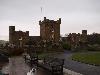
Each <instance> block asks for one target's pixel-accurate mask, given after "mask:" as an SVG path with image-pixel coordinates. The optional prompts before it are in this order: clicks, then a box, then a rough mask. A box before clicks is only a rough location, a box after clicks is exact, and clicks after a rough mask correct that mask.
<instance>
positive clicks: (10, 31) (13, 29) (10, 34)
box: [9, 26, 15, 44]
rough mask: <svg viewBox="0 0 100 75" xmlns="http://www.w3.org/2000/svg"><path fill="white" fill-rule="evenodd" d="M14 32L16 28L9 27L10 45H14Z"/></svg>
mask: <svg viewBox="0 0 100 75" xmlns="http://www.w3.org/2000/svg"><path fill="white" fill-rule="evenodd" d="M14 32H15V26H9V43H10V44H13V43H14Z"/></svg>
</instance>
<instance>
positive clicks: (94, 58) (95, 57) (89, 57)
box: [72, 52, 100, 66]
mask: <svg viewBox="0 0 100 75" xmlns="http://www.w3.org/2000/svg"><path fill="white" fill-rule="evenodd" d="M72 59H73V60H76V61H80V62H83V63H88V64H92V65H99V66H100V52H95V53H94V52H93V53H75V54H73V55H72Z"/></svg>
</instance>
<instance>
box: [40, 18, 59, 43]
mask: <svg viewBox="0 0 100 75" xmlns="http://www.w3.org/2000/svg"><path fill="white" fill-rule="evenodd" d="M60 24H61V18H59V20H57V21H54V20H49V19H46V17H44V20H43V21H41V20H40V21H39V25H40V37H41V39H42V40H43V41H45V42H50V41H51V42H53V43H57V42H59V40H60Z"/></svg>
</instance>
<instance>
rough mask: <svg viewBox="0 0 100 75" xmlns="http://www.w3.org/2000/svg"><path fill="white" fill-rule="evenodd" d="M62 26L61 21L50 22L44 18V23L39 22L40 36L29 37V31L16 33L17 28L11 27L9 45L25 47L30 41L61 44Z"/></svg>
mask: <svg viewBox="0 0 100 75" xmlns="http://www.w3.org/2000/svg"><path fill="white" fill-rule="evenodd" d="M60 24H61V18H59V20H57V21H54V20H49V19H46V17H44V20H43V21H39V25H40V36H29V31H26V32H23V31H15V26H9V43H10V44H14V45H16V46H24V45H25V44H27V43H28V42H29V41H31V42H35V43H39V42H40V41H43V42H45V43H46V42H52V43H59V40H60Z"/></svg>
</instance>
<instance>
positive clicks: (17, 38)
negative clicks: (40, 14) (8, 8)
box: [9, 26, 29, 46]
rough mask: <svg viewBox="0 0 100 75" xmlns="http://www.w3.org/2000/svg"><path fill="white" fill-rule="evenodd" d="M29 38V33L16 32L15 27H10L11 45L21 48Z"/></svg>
mask: <svg viewBox="0 0 100 75" xmlns="http://www.w3.org/2000/svg"><path fill="white" fill-rule="evenodd" d="M28 38H29V31H26V32H22V31H15V26H9V43H10V44H14V45H16V46H19V45H20V43H21V44H22V45H24V44H25V43H26V42H27V41H28Z"/></svg>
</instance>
